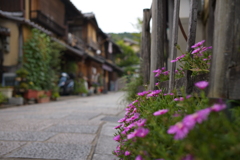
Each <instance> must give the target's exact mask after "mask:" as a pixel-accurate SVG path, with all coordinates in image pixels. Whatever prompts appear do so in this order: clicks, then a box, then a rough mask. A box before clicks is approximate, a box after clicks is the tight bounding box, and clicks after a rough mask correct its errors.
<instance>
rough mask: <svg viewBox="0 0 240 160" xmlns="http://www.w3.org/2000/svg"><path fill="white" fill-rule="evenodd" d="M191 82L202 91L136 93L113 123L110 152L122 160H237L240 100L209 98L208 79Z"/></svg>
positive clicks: (160, 90) (238, 156)
mask: <svg viewBox="0 0 240 160" xmlns="http://www.w3.org/2000/svg"><path fill="white" fill-rule="evenodd" d="M202 43H203V42H201V43H197V44H198V45H200V46H201V45H202ZM197 44H196V45H197ZM198 58H199V57H198ZM203 67H204V66H203ZM205 69H206V68H205ZM162 70H163V69H161V71H159V70H158V72H156V74H158V73H160V74H161V73H162ZM193 72H194V73H193V74H194V75H196V74H198V73H199V72H200V73H201V72H205V71H204V70H201V69H200V70H193ZM160 74H159V76H160ZM161 77H163V78H165V77H164V76H160V78H161ZM160 81H161V79H160ZM195 86H196V87H197V88H199V89H200V90H201V91H200V93H192V94H191V95H187V94H185V93H184V92H183V91H182V94H181V97H179V96H177V94H176V91H173V92H172V93H168V94H167V93H164V90H162V89H161V88H158V90H153V91H150V90H149V91H143V92H139V93H138V94H137V95H135V96H136V98H135V101H133V102H132V103H130V104H129V105H128V106H127V108H126V109H125V110H126V113H125V117H123V118H122V119H120V120H119V121H118V122H119V123H120V124H119V125H118V126H116V127H115V129H116V130H117V131H116V134H115V137H114V140H115V141H117V142H119V145H118V146H117V148H116V149H115V150H114V151H113V154H114V155H116V156H118V157H119V159H124V160H134V159H135V160H163V159H164V160H212V159H214V160H215V159H216V160H223V159H233V160H238V159H239V158H240V155H239V153H240V136H239V135H238V134H239V133H240V127H239V125H240V107H239V106H240V104H239V102H238V101H231V100H222V99H217V100H215V101H213V102H212V101H210V99H209V98H207V97H206V95H205V92H204V89H205V88H206V87H207V86H208V82H206V81H201V82H198V83H196V84H195ZM233 102H234V103H233ZM231 104H235V105H231Z"/></svg>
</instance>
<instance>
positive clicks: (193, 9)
mask: <svg viewBox="0 0 240 160" xmlns="http://www.w3.org/2000/svg"><path fill="white" fill-rule="evenodd" d="M198 2H199V1H196V0H190V12H189V23H188V24H189V26H188V39H187V49H186V50H187V52H190V51H191V50H192V48H191V46H193V45H194V43H195V40H196V30H197V11H198ZM191 74H192V72H191V71H187V72H186V75H185V76H186V93H187V94H190V93H191V92H192V88H193V82H192V81H191Z"/></svg>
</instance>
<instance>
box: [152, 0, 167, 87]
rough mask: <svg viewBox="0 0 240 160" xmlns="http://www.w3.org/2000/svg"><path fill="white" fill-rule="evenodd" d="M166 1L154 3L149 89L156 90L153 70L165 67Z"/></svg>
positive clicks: (155, 1)
mask: <svg viewBox="0 0 240 160" xmlns="http://www.w3.org/2000/svg"><path fill="white" fill-rule="evenodd" d="M164 4H165V3H164V0H153V1H152V35H151V67H150V85H149V89H152V90H153V89H154V86H155V83H156V78H155V77H154V73H153V72H152V71H153V70H156V69H158V68H161V67H163V65H164V28H165V27H164V16H165V15H164V9H163V8H164Z"/></svg>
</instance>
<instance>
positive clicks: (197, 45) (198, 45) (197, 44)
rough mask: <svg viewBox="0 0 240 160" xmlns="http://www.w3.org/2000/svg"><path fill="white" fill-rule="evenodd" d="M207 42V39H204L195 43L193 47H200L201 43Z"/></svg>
mask: <svg viewBox="0 0 240 160" xmlns="http://www.w3.org/2000/svg"><path fill="white" fill-rule="evenodd" d="M204 42H205V40H202V41H200V42H198V43H196V44H194V45H193V46H192V47H191V48H197V47H200V46H201V45H203V43H204Z"/></svg>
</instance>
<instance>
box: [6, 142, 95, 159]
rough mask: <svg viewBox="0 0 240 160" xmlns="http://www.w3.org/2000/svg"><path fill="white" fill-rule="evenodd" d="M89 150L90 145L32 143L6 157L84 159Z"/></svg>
mask: <svg viewBox="0 0 240 160" xmlns="http://www.w3.org/2000/svg"><path fill="white" fill-rule="evenodd" d="M90 150H91V145H77V144H56V143H32V144H30V145H27V146H24V147H23V148H21V149H20V150H18V151H15V152H13V153H12V154H10V155H8V156H7V157H18V158H39V159H64V160H86V159H87V157H88V155H89V153H90Z"/></svg>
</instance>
